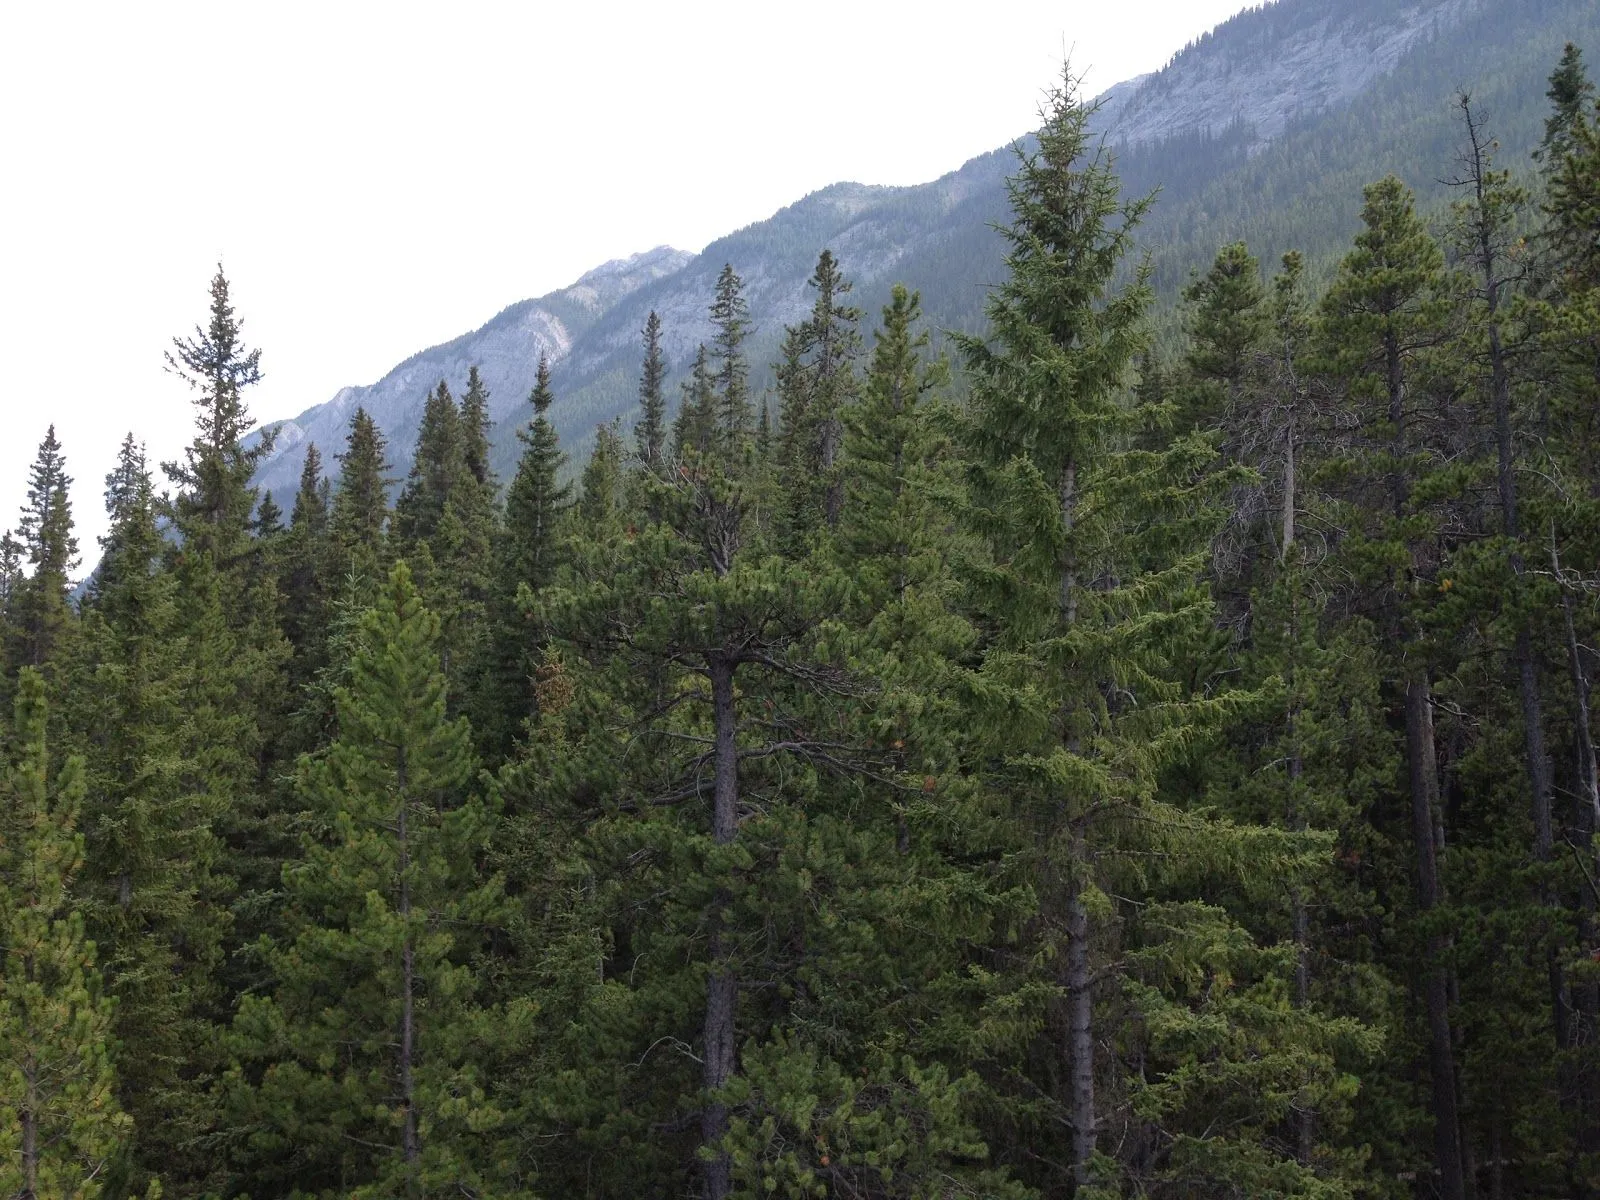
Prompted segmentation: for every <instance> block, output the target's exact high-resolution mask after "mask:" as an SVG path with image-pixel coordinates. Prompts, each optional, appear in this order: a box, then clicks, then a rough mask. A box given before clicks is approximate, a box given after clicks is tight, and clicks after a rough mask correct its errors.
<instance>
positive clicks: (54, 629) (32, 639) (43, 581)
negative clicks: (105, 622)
mask: <svg viewBox="0 0 1600 1200" xmlns="http://www.w3.org/2000/svg"><path fill="white" fill-rule="evenodd" d="M71 485H72V480H71V479H70V478H69V477H68V475H67V468H66V459H65V457H64V456H63V455H62V453H61V443H60V442H58V441H56V429H55V426H54V425H52V426H50V428H49V429H48V430H47V431H46V433H45V436H44V441H42V442H40V443H39V453H38V456H37V457H36V458H35V459H34V461H33V466H32V468H30V470H29V472H28V498H27V502H26V503H25V504H24V505H23V508H22V516H21V518H20V519H19V520H18V522H17V532H18V533H19V534H21V541H22V546H23V551H24V553H25V554H26V555H27V559H28V565H29V567H30V568H31V571H30V573H29V574H28V576H27V577H26V579H24V580H22V581H20V582H18V583H16V584H14V585H13V586H12V587H11V588H10V589H9V591H10V594H9V595H8V597H7V600H8V604H7V608H8V615H9V618H10V624H11V626H12V629H13V634H12V638H13V641H12V645H11V647H10V659H11V663H12V665H13V669H15V668H16V667H20V666H31V667H43V666H44V665H45V664H46V663H48V662H49V661H50V658H51V656H52V654H53V653H54V651H55V649H56V647H57V644H58V643H59V642H60V640H61V638H62V636H63V634H64V633H65V631H66V629H67V628H68V625H69V623H70V621H71V618H72V610H71V606H70V605H69V603H68V600H67V594H68V591H69V589H70V586H71V580H70V578H69V573H70V572H71V571H72V569H73V568H74V567H75V566H77V563H78V541H77V539H76V538H75V537H73V534H72V502H71V500H70V498H69V497H68V494H67V489H68V488H69V487H70V486H71Z"/></svg>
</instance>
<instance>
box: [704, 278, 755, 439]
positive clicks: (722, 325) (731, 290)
mask: <svg viewBox="0 0 1600 1200" xmlns="http://www.w3.org/2000/svg"><path fill="white" fill-rule="evenodd" d="M711 326H712V329H713V333H712V337H711V352H710V363H709V370H710V374H711V380H712V386H713V387H714V389H715V393H716V400H715V406H716V408H715V412H716V426H715V429H716V444H717V447H718V450H719V453H720V454H721V455H722V456H723V458H724V459H725V461H728V462H730V463H731V462H737V461H739V460H740V459H741V458H742V457H743V455H744V451H745V448H746V444H747V443H748V441H749V439H750V417H751V410H750V364H749V363H748V362H747V361H746V359H745V354H744V343H745V339H746V338H748V337H749V336H750V305H749V303H748V302H747V301H746V300H745V298H744V281H743V280H742V279H740V278H739V276H738V275H737V274H735V273H734V270H733V264H732V263H725V264H724V265H723V268H722V272H721V274H719V275H718V276H717V287H716V294H715V295H714V296H713V298H712V301H711Z"/></svg>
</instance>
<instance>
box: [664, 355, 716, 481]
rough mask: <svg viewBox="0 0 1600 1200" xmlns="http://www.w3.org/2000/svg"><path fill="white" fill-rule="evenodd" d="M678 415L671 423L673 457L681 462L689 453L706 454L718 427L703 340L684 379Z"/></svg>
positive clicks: (713, 387) (708, 361)
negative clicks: (687, 375)
mask: <svg viewBox="0 0 1600 1200" xmlns="http://www.w3.org/2000/svg"><path fill="white" fill-rule="evenodd" d="M682 393H683V394H682V397H681V398H680V400H679V402H678V415H677V418H676V419H675V420H674V421H673V423H672V457H673V458H674V459H676V460H677V461H679V462H683V461H684V460H685V459H687V457H688V456H689V455H690V454H691V453H696V454H708V453H710V451H711V446H712V442H713V439H714V438H715V436H716V428H717V414H716V405H717V395H716V386H715V382H714V380H713V379H712V375H711V355H710V352H709V351H707V350H706V347H705V345H704V343H702V344H701V345H700V347H699V348H698V349H697V350H696V351H695V356H694V366H693V367H692V368H691V369H690V372H689V378H688V379H686V380H684V381H683V385H682Z"/></svg>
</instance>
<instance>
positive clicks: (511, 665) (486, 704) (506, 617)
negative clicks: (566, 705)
mask: <svg viewBox="0 0 1600 1200" xmlns="http://www.w3.org/2000/svg"><path fill="white" fill-rule="evenodd" d="M528 401H529V403H530V404H531V405H532V406H533V411H534V417H533V420H532V421H531V422H530V423H529V424H528V426H527V428H525V429H519V430H518V431H517V437H518V438H519V439H520V440H521V442H522V447H523V449H522V457H521V458H520V459H519V460H518V462H517V472H516V474H515V475H514V476H513V477H512V480H511V486H510V488H509V489H508V490H507V492H506V508H505V523H504V526H503V527H502V529H501V531H500V535H499V540H498V543H497V545H496V546H495V548H494V563H493V569H494V578H493V581H492V583H491V585H490V599H489V603H488V610H489V614H490V615H489V626H490V627H489V631H488V635H487V638H486V644H485V650H484V653H485V654H486V656H487V661H486V663H485V665H484V667H483V669H482V670H481V671H480V672H479V673H478V685H477V688H478V695H477V698H476V700H475V702H474V704H473V708H472V712H473V715H474V717H475V718H476V719H477V721H478V724H479V739H480V744H481V746H482V747H483V749H484V752H485V754H486V756H488V757H490V758H491V759H493V758H497V757H501V756H504V755H505V754H506V753H508V752H509V751H510V749H511V744H512V742H513V740H514V739H515V738H516V736H517V734H518V732H519V731H520V730H521V727H522V722H523V721H524V720H525V719H526V718H527V717H528V716H529V715H530V710H531V703H532V699H533V693H532V678H533V670H534V666H535V664H536V662H537V660H538V653H537V644H538V637H537V635H536V633H535V631H534V630H533V629H532V628H531V627H530V625H529V623H528V620H527V617H526V615H525V614H524V612H523V609H522V607H521V605H520V603H519V602H518V599H517V594H518V591H519V589H520V588H521V587H523V586H524V585H526V586H527V587H529V588H531V589H533V590H534V591H535V592H537V591H539V590H541V589H543V588H545V587H547V586H549V584H550V582H551V580H552V579H553V578H554V577H555V571H556V568H557V566H558V565H559V539H560V527H561V519H562V516H563V514H564V513H565V512H566V510H567V508H568V507H569V505H570V496H571V491H572V489H571V487H570V485H568V484H565V483H562V482H561V481H560V480H561V474H562V471H563V469H564V467H565V464H566V456H565V455H563V454H562V453H561V443H560V440H559V438H558V437H557V436H556V429H555V425H554V424H552V423H551V421H550V417H549V412H550V406H551V405H552V404H553V403H554V402H555V393H554V392H553V391H552V389H551V386H550V363H549V360H548V359H547V358H546V357H545V356H543V355H540V357H539V367H538V371H537V373H536V375H535V380H534V386H533V391H532V393H531V394H530V395H529V397H528Z"/></svg>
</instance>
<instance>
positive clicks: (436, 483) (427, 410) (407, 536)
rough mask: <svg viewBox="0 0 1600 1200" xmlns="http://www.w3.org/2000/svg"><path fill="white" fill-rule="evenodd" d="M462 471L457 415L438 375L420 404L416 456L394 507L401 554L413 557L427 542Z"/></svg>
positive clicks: (462, 450)
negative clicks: (432, 387) (430, 390)
mask: <svg viewBox="0 0 1600 1200" xmlns="http://www.w3.org/2000/svg"><path fill="white" fill-rule="evenodd" d="M466 471H467V463H466V454H465V446H464V445H463V440H462V436H461V414H460V412H459V411H458V410H457V408H456V402H455V397H453V396H452V395H451V394H450V389H449V387H447V386H446V385H445V382H444V380H442V379H441V380H440V381H439V386H438V387H437V388H435V389H434V390H433V391H432V392H430V393H429V394H428V399H427V401H426V402H425V403H424V405H423V407H422V425H421V427H420V428H419V429H418V432H417V451H416V457H415V459H414V460H413V461H412V464H411V474H410V477H409V478H408V479H407V480H406V485H405V487H404V488H403V489H401V492H400V499H399V500H397V501H396V502H395V506H394V535H395V538H396V543H397V549H398V552H399V554H400V555H401V556H402V557H411V556H413V555H414V554H415V552H416V548H417V547H418V546H421V545H423V544H428V545H429V546H430V547H431V545H432V543H433V541H434V539H435V538H436V537H437V536H438V533H439V527H440V524H441V522H443V520H444V519H445V509H446V507H447V506H448V505H449V503H450V500H451V495H452V493H453V492H454V491H455V489H456V488H457V487H459V486H460V484H461V483H462V481H463V477H464V476H465V475H466Z"/></svg>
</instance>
